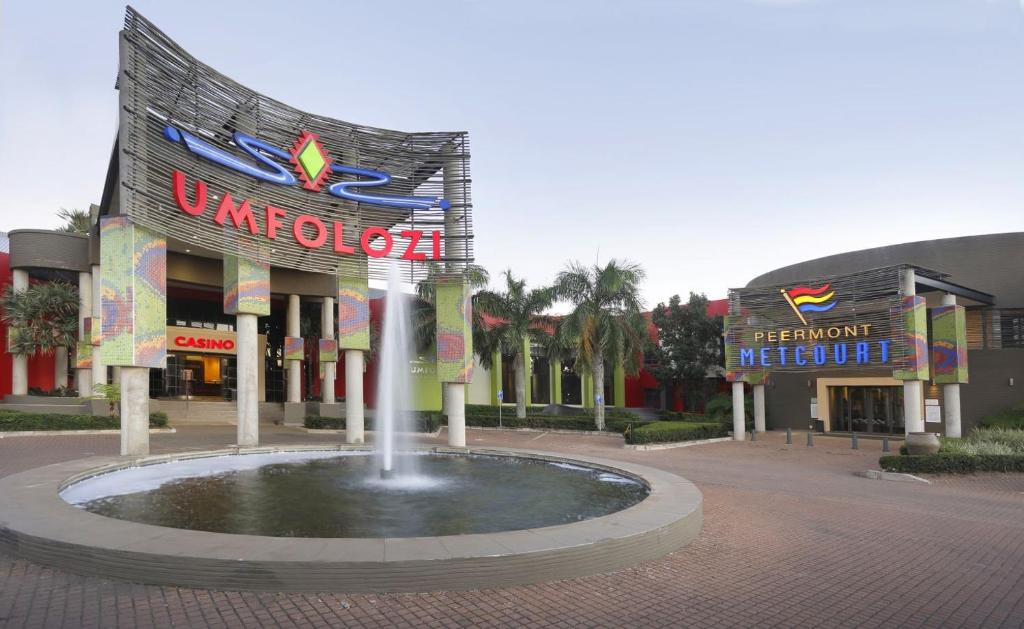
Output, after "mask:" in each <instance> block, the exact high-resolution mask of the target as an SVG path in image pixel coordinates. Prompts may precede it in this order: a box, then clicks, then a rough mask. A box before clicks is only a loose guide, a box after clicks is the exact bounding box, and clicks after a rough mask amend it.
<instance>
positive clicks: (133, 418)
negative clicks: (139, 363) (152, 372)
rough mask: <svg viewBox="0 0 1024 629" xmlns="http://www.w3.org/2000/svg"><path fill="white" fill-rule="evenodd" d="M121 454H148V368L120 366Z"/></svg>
mask: <svg viewBox="0 0 1024 629" xmlns="http://www.w3.org/2000/svg"><path fill="white" fill-rule="evenodd" d="M120 372H121V455H122V456H145V455H147V454H149V368H148V367H121V368H120Z"/></svg>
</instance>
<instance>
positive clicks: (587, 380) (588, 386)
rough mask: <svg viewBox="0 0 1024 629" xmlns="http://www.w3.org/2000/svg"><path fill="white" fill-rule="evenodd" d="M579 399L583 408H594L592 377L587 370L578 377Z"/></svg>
mask: <svg viewBox="0 0 1024 629" xmlns="http://www.w3.org/2000/svg"><path fill="white" fill-rule="evenodd" d="M580 398H581V399H580V401H581V402H582V403H583V408H594V375H593V374H592V373H590V370H589V369H587V370H586V373H584V374H583V375H581V376H580Z"/></svg>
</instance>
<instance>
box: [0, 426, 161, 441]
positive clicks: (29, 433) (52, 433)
mask: <svg viewBox="0 0 1024 629" xmlns="http://www.w3.org/2000/svg"><path fill="white" fill-rule="evenodd" d="M176 432H178V431H177V430H175V429H174V428H150V429H149V434H151V435H170V434H174V433H176ZM119 434H121V431H120V430H12V431H11V432H0V439H3V438H5V437H67V436H70V435H119Z"/></svg>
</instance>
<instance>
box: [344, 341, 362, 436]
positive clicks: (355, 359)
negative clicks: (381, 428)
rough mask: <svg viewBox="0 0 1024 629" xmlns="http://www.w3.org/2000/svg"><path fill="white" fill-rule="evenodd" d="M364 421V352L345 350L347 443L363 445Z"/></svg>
mask: <svg viewBox="0 0 1024 629" xmlns="http://www.w3.org/2000/svg"><path fill="white" fill-rule="evenodd" d="M364 426H365V422H364V420H363V352H362V350H358V349H347V350H345V442H346V443H362V442H363V441H364V439H365V434H364Z"/></svg>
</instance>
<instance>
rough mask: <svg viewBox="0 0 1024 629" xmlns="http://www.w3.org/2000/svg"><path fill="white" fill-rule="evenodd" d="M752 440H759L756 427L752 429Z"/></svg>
mask: <svg viewBox="0 0 1024 629" xmlns="http://www.w3.org/2000/svg"><path fill="white" fill-rule="evenodd" d="M750 440H751V441H757V429H754V430H751V431H750Z"/></svg>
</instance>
